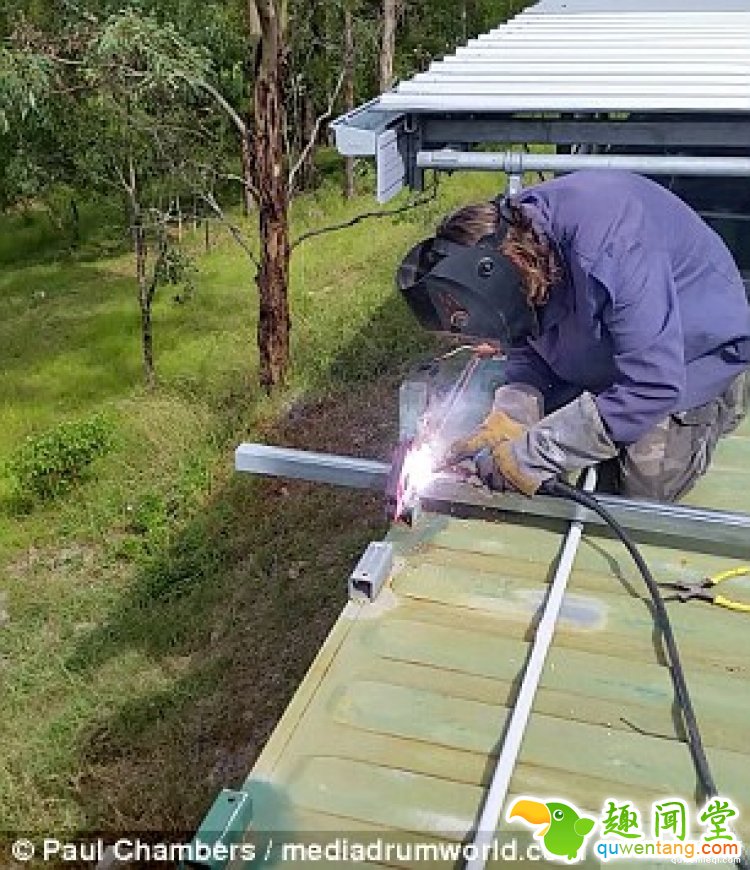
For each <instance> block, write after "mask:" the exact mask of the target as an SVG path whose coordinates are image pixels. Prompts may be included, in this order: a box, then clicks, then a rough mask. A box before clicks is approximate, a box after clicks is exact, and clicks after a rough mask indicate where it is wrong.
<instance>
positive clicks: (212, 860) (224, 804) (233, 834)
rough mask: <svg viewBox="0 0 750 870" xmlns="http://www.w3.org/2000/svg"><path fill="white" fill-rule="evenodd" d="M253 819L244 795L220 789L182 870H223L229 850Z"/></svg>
mask: <svg viewBox="0 0 750 870" xmlns="http://www.w3.org/2000/svg"><path fill="white" fill-rule="evenodd" d="M252 815H253V804H252V800H251V799H250V795H249V794H248V793H247V792H244V791H232V790H230V789H228V788H225V789H222V791H221V793H220V794H219V796H218V797H217V798H216V800H215V801H214V803H213V805H212V807H211V809H210V810H209V811H208V812H207V813H206V816H205V818H204V819H203V821H202V822H201V826H200V828H198V831H197V832H196V834H195V836H194V837H193V839H192V841H191V843H190V855H191V859H190V860H188V861H185V862H183V863H182V865H181V866H182V867H183V868H185V870H187V868H196V870H197V868H201V870H204V868H209V870H222V868H224V867H226V866H227V864H228V863H229V861H230V858H231V856H232V846H233V845H236V844H238V843H239V842H240V840H242V838H243V837H244V835H245V831H246V830H247V827H248V825H249V824H250V820H251V819H252Z"/></svg>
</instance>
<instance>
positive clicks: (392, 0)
mask: <svg viewBox="0 0 750 870" xmlns="http://www.w3.org/2000/svg"><path fill="white" fill-rule="evenodd" d="M396 2H397V0H383V21H382V36H381V43H380V90H381V92H384V91H387V90H389V89H390V87H391V85H392V84H393V58H394V55H395V53H396Z"/></svg>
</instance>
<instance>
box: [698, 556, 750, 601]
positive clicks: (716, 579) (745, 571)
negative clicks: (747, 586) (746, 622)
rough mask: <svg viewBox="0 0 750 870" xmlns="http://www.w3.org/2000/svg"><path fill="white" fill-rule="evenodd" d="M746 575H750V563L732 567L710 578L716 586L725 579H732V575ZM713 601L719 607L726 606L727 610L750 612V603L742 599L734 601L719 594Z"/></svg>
mask: <svg viewBox="0 0 750 870" xmlns="http://www.w3.org/2000/svg"><path fill="white" fill-rule="evenodd" d="M746 575H750V565H743V566H741V567H740V568H730V569H729V570H728V571H722V572H721V573H719V574H714V576H713V577H709V578H708V579H709V580H710V581H711V585H712V586H716V584H717V583H723V582H724V580H730V579H731V578H732V577H743V576H746ZM713 603H714V604H717V605H718V606H719V607H726V608H727V610H737V611H739V612H740V613H750V603H748V604H745V603H743V602H741V601H732V599H731V598H727V597H726V596H725V595H717V596H716V597H715V598H714V602H713Z"/></svg>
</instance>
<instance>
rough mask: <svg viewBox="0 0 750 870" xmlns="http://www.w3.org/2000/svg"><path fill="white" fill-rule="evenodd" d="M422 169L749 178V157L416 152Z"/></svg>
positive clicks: (449, 150)
mask: <svg viewBox="0 0 750 870" xmlns="http://www.w3.org/2000/svg"><path fill="white" fill-rule="evenodd" d="M417 165H418V166H421V167H422V168H423V169H435V170H438V171H447V172H452V171H453V170H456V169H468V170H472V171H488V172H507V173H509V174H515V175H520V174H522V173H524V172H573V171H575V170H578V169H624V170H627V171H629V172H643V173H646V174H649V175H700V176H717V177H730V176H731V177H735V176H736V177H742V178H745V177H748V176H750V157H687V156H681V155H674V156H670V155H661V154H526V153H524V152H521V151H505V152H502V153H500V152H491V151H455V150H453V149H451V148H443V149H440V150H438V151H420V152H419V153H418V154H417Z"/></svg>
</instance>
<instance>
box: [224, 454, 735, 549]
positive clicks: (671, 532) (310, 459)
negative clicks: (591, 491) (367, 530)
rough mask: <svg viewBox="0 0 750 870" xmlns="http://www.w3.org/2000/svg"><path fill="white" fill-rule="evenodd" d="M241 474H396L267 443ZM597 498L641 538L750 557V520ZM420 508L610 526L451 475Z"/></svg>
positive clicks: (356, 480)
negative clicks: (727, 550)
mask: <svg viewBox="0 0 750 870" xmlns="http://www.w3.org/2000/svg"><path fill="white" fill-rule="evenodd" d="M236 468H237V471H246V472H249V473H251V474H260V475H270V476H273V477H290V478H295V479H298V480H309V481H315V482H317V483H329V484H334V485H337V486H348V487H354V488H358V489H375V490H383V489H384V488H385V485H386V481H387V479H388V475H389V474H390V470H391V466H390V465H389V464H388V463H386V462H377V461H374V460H371V459H357V458H355V457H351V456H335V455H330V454H325V453H313V452H311V451H305V450H294V449H292V448H288V447H268V446H266V445H262V444H241V445H240V446H239V447H238V448H237V452H236ZM597 497H598V499H599V501H600V502H601V503H602V505H604V507H606V508H607V509H608V510H609V511H610V513H611V514H612V515H613V516H614V518H615V519H616V520H617V521H618V522H619V523H620V524H621V525H622V526H623V527H624V528H626V529H628V530H629V531H630V532H633V533H635V534H637V535H640V536H644V535H647V536H649V537H657V538H658V537H667V538H671V539H674V540H676V541H682V542H686V543H690V542H692V543H695V542H699V543H701V544H702V545H705V544H714V545H721V546H725V547H728V548H730V549H731V550H732V552H736V554H737V555H738V556H749V555H750V515H747V514H740V513H732V512H729V511H715V510H706V509H704V508H694V507H687V506H685V505H679V504H661V503H656V502H648V501H637V500H634V499H626V498H619V497H617V496H607V495H599V496H597ZM420 501H421V507H422V509H424V510H427V511H434V512H436V513H443V514H451V515H456V516H466V517H469V516H471V517H480V518H483V519H488V520H500V519H510V518H512V517H513V516H523V517H528V518H529V519H531V520H537V521H549V520H562V521H566V522H570V521H572V520H576V519H580V520H583V521H584V522H586V523H590V524H591V525H596V526H600V527H601V526H603V525H604V521H603V520H602V519H601V517H599V515H598V514H595V513H592V512H591V511H588V510H585V509H584V508H582V507H580V506H578V505H575V504H573V503H572V502H568V501H564V500H561V499H557V498H550V497H549V496H543V495H537V496H534V497H533V498H527V497H526V496H523V495H516V494H513V493H494V492H491V491H490V490H488V489H487V488H486V487H484V486H472V485H471V484H470V483H465V482H458V481H455V480H453V479H451V478H449V477H447V476H443V477H438V478H436V479H435V481H434V482H433V483H432V484H431V485H430V487H429V488H428V489H427V490H426V491H425V492H424V493H423V494H422V497H421V500H420Z"/></svg>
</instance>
